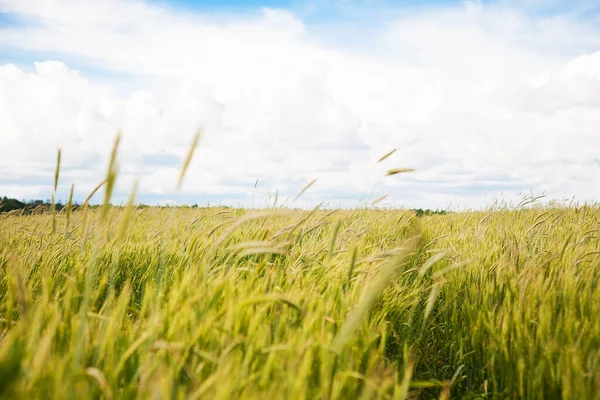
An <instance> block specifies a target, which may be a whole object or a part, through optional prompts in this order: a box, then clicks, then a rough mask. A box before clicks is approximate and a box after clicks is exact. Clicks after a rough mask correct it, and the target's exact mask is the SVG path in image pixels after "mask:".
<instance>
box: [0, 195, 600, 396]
mask: <svg viewBox="0 0 600 400" xmlns="http://www.w3.org/2000/svg"><path fill="white" fill-rule="evenodd" d="M599 212H600V208H599V207H597V206H572V207H557V206H552V205H546V206H534V207H529V208H527V207H525V208H524V209H520V210H511V209H508V208H506V209H503V208H501V207H498V208H496V209H494V210H490V211H489V212H488V211H486V212H456V213H449V214H446V215H434V216H423V217H421V218H418V217H416V215H415V213H413V212H410V211H401V210H378V209H355V210H319V209H314V210H312V211H302V210H286V209H270V210H243V209H231V208H168V207H164V208H161V207H150V208H139V207H134V206H133V204H132V203H130V204H129V206H127V207H107V208H89V209H87V208H85V207H84V208H83V209H79V210H77V211H71V212H69V211H67V212H65V211H63V212H61V213H58V214H54V215H53V214H49V213H47V214H42V215H7V214H4V215H1V216H0V232H1V233H0V390H1V394H0V396H2V397H4V398H107V399H110V398H127V399H129V398H149V397H152V398H177V399H180V398H181V399H183V398H189V399H225V398H227V399H232V398H248V399H252V398H266V397H267V396H270V398H277V399H278V398H282V399H283V398H287V399H350V398H364V399H413V398H414V399H416V398H422V399H428V398H442V399H446V398H532V399H537V398H540V399H541V398H565V399H593V398H599V394H598V392H599V390H600V351H599V349H600V318H598V316H600V290H599V289H598V283H599V279H600V272H599V269H598V265H599V261H600V246H599V243H598V237H599V235H600V220H599V219H598V215H599Z"/></svg>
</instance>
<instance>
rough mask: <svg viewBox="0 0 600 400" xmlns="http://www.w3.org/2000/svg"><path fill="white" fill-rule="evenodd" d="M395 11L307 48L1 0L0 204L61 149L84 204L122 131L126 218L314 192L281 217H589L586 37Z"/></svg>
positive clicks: (498, 17)
mask: <svg viewBox="0 0 600 400" xmlns="http://www.w3.org/2000/svg"><path fill="white" fill-rule="evenodd" d="M395 11H396V12H395V14H393V17H388V18H385V20H383V19H382V20H378V19H376V17H373V18H375V19H374V20H373V21H372V22H373V23H372V27H371V28H370V30H369V31H365V32H356V31H352V29H349V28H348V27H345V28H344V27H341V28H340V27H339V25H336V29H333V28H332V31H333V32H335V33H334V34H333V35H334V37H333V38H332V37H331V35H329V36H328V37H327V38H325V37H324V36H323V34H322V32H323V26H327V22H321V23H320V27H319V29H317V28H315V27H314V26H313V25H312V24H310V23H307V22H304V21H303V20H302V17H301V16H299V15H297V14H294V13H293V12H292V11H288V10H274V9H263V10H261V11H260V12H259V13H256V14H252V15H250V14H248V15H246V14H243V15H226V14H218V13H214V12H213V13H208V12H205V13H202V12H201V11H195V12H192V11H182V10H179V9H176V8H173V7H167V6H165V5H156V4H153V3H145V2H141V1H131V0H103V1H93V0H30V1H20V0H0V13H1V15H4V16H5V17H7V18H5V19H7V20H10V23H0V55H4V56H3V57H2V59H5V60H7V62H5V63H3V64H0V143H1V145H0V194H3V193H6V195H9V196H17V197H28V198H29V197H37V196H42V197H43V196H47V195H48V193H49V191H50V189H51V184H52V174H53V168H54V162H55V157H56V149H57V148H58V147H61V148H62V149H63V155H64V158H63V160H64V164H63V165H64V168H63V174H62V180H61V188H62V192H63V193H66V192H67V190H68V189H67V188H68V187H69V186H70V184H71V183H72V182H75V184H76V191H77V192H78V193H80V197H85V195H86V191H87V190H89V189H91V188H92V187H93V186H95V184H96V183H97V182H98V181H99V180H101V179H102V177H103V175H104V172H105V168H106V162H107V154H108V153H109V151H110V147H111V145H112V141H113V139H114V136H115V133H116V132H117V131H118V130H122V131H123V141H122V148H121V154H120V165H121V175H120V180H119V185H118V196H117V197H119V196H120V198H123V197H125V196H126V193H127V192H128V191H129V188H130V186H131V185H132V183H133V181H134V180H135V179H137V178H139V179H141V186H140V199H141V200H146V201H162V202H166V201H179V202H184V201H185V202H192V203H196V202H200V203H203V202H204V203H206V202H208V201H210V202H211V203H213V204H219V203H221V204H231V205H236V204H243V205H250V203H251V201H252V200H251V199H252V198H253V197H254V199H256V200H255V205H260V204H262V200H263V199H264V198H265V197H267V195H268V192H269V191H270V192H271V193H274V192H275V191H279V197H280V198H285V197H286V196H289V197H290V198H293V197H294V196H295V194H296V193H297V192H298V191H300V190H301V189H302V187H303V186H304V185H306V184H307V183H308V182H310V181H311V180H313V179H314V178H317V179H318V180H317V183H316V184H315V185H313V186H312V187H311V188H310V190H309V191H307V192H306V193H305V195H303V197H302V198H301V199H300V200H299V201H298V202H297V205H299V206H311V205H315V204H317V203H318V202H321V201H325V202H329V203H330V204H334V205H338V204H341V205H356V204H357V203H358V201H359V200H362V201H365V202H366V201H370V200H373V199H376V198H378V197H380V196H381V195H384V194H388V197H387V199H386V200H385V201H384V202H382V205H385V204H387V205H395V206H409V207H431V208H435V207H446V206H448V205H449V204H453V205H456V206H473V207H478V206H482V205H485V204H487V203H489V202H490V201H491V200H493V199H494V198H497V197H498V196H501V195H502V194H503V193H504V196H509V197H510V196H513V195H515V194H517V193H528V192H534V193H541V192H545V193H546V194H547V195H548V196H549V197H551V198H565V197H572V196H575V197H576V198H577V199H579V200H597V199H600V186H599V178H600V133H599V132H598V127H599V126H600V107H599V106H600V51H599V50H600V29H599V28H597V25H594V24H593V23H592V22H586V20H583V19H582V18H581V17H579V16H577V15H574V14H568V13H563V14H556V13H553V14H551V15H546V14H538V13H532V12H530V10H528V9H526V8H523V7H522V6H520V5H518V4H514V3H511V2H498V3H493V4H487V5H483V4H480V3H475V2H467V3H463V4H460V5H456V6H452V7H450V6H447V7H435V8H423V9H419V10H412V11H411V12H408V11H407V10H402V9H398V10H395ZM331 24H332V27H333V26H334V25H335V24H334V21H332V22H331ZM360 36H363V37H368V38H369V39H368V40H367V41H365V40H360V39H359V37H360ZM355 38H356V44H355V45H354V44H353V40H354V39H355ZM32 59H33V60H36V62H35V63H34V64H31V63H30V62H28V61H27V62H26V61H24V60H32ZM49 60H50V61H49ZM199 126H202V127H203V132H204V133H203V137H202V139H201V146H200V148H199V151H198V153H197V155H196V158H195V159H194V161H193V163H192V165H191V167H190V173H189V176H188V177H187V179H186V181H185V184H184V190H183V193H182V194H180V195H176V194H174V193H175V189H174V186H175V182H176V179H177V176H178V174H179V168H180V165H181V162H182V158H183V157H184V155H185V153H186V151H187V147H188V145H189V143H190V142H191V138H192V137H193V135H194V133H195V131H196V129H197V128H198V127H199ZM392 148H397V149H398V151H397V152H395V153H394V154H393V155H392V156H391V157H390V158H388V159H386V160H385V161H384V162H382V163H377V160H378V158H379V157H380V156H381V155H383V154H385V153H386V152H387V151H389V150H391V149H392ZM395 167H412V168H416V172H415V173H412V174H405V175H399V176H394V177H384V175H385V171H386V170H387V169H388V168H395ZM257 180H258V185H257V187H256V188H254V185H255V182H256V181H257ZM294 205H296V204H294Z"/></svg>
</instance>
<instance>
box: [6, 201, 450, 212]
mask: <svg viewBox="0 0 600 400" xmlns="http://www.w3.org/2000/svg"><path fill="white" fill-rule="evenodd" d="M55 207H56V210H57V211H60V210H62V209H63V208H65V207H66V205H65V204H63V203H62V202H60V201H58V202H56V203H55ZM72 207H73V209H74V210H75V209H77V208H79V207H80V205H79V204H78V203H73V205H72ZM90 207H91V208H94V207H96V206H90ZM136 207H138V208H146V207H149V206H148V205H146V204H138V205H136ZM181 207H186V208H187V207H192V208H196V207H198V205H197V204H194V205H191V206H181ZM51 208H52V203H51V201H50V200H29V201H20V200H17V199H11V198H8V197H6V196H4V197H0V213H7V212H11V211H15V210H22V212H23V213H24V214H29V213H31V212H33V211H36V212H45V211H49V210H50V209H51ZM203 208H204V207H203ZM225 208H229V207H225ZM411 211H413V212H414V213H416V214H417V216H418V217H422V216H428V215H444V214H447V213H448V211H445V210H429V209H425V210H424V209H422V208H418V209H412V210H411Z"/></svg>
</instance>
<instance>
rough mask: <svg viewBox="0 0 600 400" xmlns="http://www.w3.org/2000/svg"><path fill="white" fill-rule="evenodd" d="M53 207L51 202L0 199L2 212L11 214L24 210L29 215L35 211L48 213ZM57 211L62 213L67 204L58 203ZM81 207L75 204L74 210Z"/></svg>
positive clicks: (56, 205)
mask: <svg viewBox="0 0 600 400" xmlns="http://www.w3.org/2000/svg"><path fill="white" fill-rule="evenodd" d="M51 207H52V203H51V202H50V200H46V201H44V200H30V201H20V200H17V199H10V198H8V197H6V196H4V197H1V198H0V212H11V211H15V210H23V212H25V213H29V212H31V211H33V210H36V211H47V210H50V208H51ZM55 207H56V210H57V211H60V210H62V209H63V208H64V207H65V204H63V203H61V202H57V203H56V204H55ZM77 207H79V205H78V204H74V205H73V208H77Z"/></svg>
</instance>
